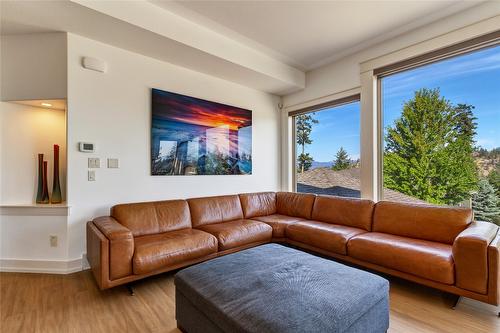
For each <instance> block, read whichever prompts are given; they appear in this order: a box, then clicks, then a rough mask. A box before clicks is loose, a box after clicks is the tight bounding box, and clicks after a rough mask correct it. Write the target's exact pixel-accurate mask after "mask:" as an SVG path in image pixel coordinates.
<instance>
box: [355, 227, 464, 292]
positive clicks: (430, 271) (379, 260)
mask: <svg viewBox="0 0 500 333" xmlns="http://www.w3.org/2000/svg"><path fill="white" fill-rule="evenodd" d="M347 252H348V254H349V256H351V257H353V258H356V259H360V260H364V261H367V262H370V263H372V264H376V265H380V266H383V267H386V268H391V269H395V270H398V271H401V272H404V273H408V274H412V275H416V276H419V277H422V278H425V279H429V280H433V281H436V282H441V283H445V284H454V282H455V270H454V263H453V255H452V247H451V245H448V244H443V243H436V242H431V241H426V240H420V239H413V238H407V237H402V236H395V235H390V234H383V233H378V232H370V233H366V234H362V235H358V236H355V237H353V238H352V239H351V240H350V241H349V244H348V249H347Z"/></svg>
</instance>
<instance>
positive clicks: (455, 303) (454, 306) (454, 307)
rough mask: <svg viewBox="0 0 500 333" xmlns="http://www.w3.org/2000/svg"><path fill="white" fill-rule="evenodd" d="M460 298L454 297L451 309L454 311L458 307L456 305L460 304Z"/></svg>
mask: <svg viewBox="0 0 500 333" xmlns="http://www.w3.org/2000/svg"><path fill="white" fill-rule="evenodd" d="M461 298H462V296H456V298H455V301H454V302H453V305H452V307H451V308H452V309H453V310H455V309H456V308H457V306H458V303H459V302H460V299H461Z"/></svg>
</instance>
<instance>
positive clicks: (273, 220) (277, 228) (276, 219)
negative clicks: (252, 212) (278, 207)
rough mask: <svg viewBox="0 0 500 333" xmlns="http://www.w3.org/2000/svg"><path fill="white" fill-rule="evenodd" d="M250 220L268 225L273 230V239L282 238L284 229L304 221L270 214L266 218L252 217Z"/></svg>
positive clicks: (298, 218)
mask: <svg viewBox="0 0 500 333" xmlns="http://www.w3.org/2000/svg"><path fill="white" fill-rule="evenodd" d="M252 220H256V221H260V222H264V223H267V224H269V225H270V226H271V227H272V228H273V237H274V238H284V237H285V229H286V227H287V226H289V225H290V224H292V223H295V222H298V221H304V219H303V218H300V217H293V216H288V215H281V214H272V215H267V216H259V217H254V218H252Z"/></svg>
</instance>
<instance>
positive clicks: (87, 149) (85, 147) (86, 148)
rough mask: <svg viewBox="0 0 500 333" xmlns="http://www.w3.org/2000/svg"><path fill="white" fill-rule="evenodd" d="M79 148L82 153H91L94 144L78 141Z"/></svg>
mask: <svg viewBox="0 0 500 333" xmlns="http://www.w3.org/2000/svg"><path fill="white" fill-rule="evenodd" d="M79 150H80V151H81V152H82V153H93V152H94V150H95V145H94V144H93V143H88V142H80V143H79Z"/></svg>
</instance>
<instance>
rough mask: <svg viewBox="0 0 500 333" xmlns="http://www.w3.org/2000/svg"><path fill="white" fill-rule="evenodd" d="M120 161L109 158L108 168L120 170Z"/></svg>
mask: <svg viewBox="0 0 500 333" xmlns="http://www.w3.org/2000/svg"><path fill="white" fill-rule="evenodd" d="M119 167H120V166H119V161H118V159H117V158H108V168H110V169H116V168H119Z"/></svg>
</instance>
